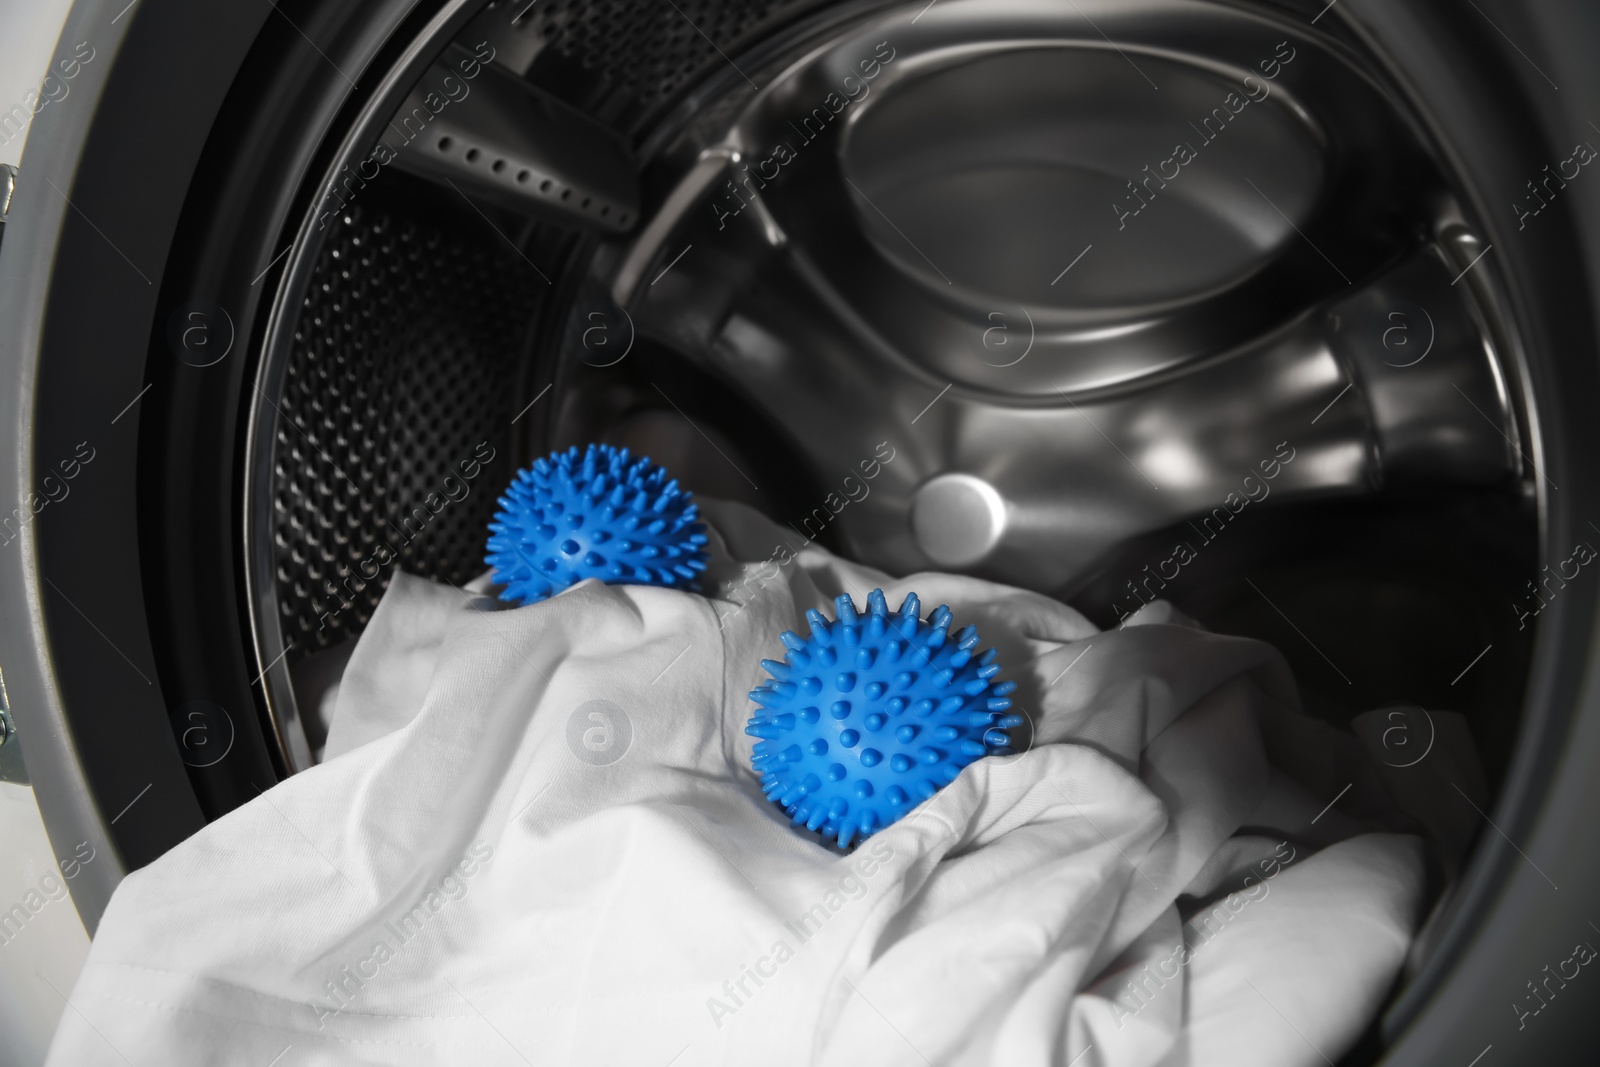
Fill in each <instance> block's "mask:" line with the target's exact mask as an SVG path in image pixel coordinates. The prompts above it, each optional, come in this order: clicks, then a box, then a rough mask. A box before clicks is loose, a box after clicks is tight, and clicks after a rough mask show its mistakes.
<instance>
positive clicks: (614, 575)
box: [485, 444, 708, 604]
mask: <svg viewBox="0 0 1600 1067" xmlns="http://www.w3.org/2000/svg"><path fill="white" fill-rule="evenodd" d="M699 519H700V509H699V506H698V505H696V504H695V502H694V500H693V498H692V496H691V495H690V494H689V493H688V492H687V491H685V490H684V489H682V488H680V487H679V486H678V483H677V481H676V480H675V479H673V478H672V476H671V475H669V474H668V473H667V471H666V469H665V468H664V467H661V466H659V465H658V464H655V463H652V462H650V459H649V457H646V456H639V457H634V456H633V455H632V454H630V453H629V451H628V450H627V449H626V448H620V449H619V448H614V447H612V446H611V445H598V444H592V445H589V446H588V447H587V448H585V449H583V450H582V451H579V449H578V448H577V447H576V446H574V447H572V448H569V449H567V450H566V451H557V452H552V453H551V454H550V455H548V456H543V457H541V458H540V459H537V460H535V461H534V463H533V465H532V466H531V467H528V468H526V469H524V470H520V471H518V472H517V475H516V477H515V478H513V479H512V480H511V485H510V487H509V488H508V489H507V490H506V492H505V495H503V496H502V497H500V508H499V510H498V511H496V512H495V515H494V518H493V519H492V520H491V521H490V523H489V545H488V555H487V556H486V557H485V562H487V563H488V564H489V566H490V567H492V568H493V569H494V582H495V584H496V585H501V586H504V587H505V588H504V589H503V590H502V591H501V593H500V599H501V600H505V601H509V602H511V603H513V604H532V603H535V602H537V601H540V600H544V599H546V598H548V597H552V596H555V595H556V594H557V593H559V592H561V591H562V590H563V589H566V588H568V587H569V586H572V585H575V584H577V583H578V582H581V581H582V580H583V579H585V578H598V579H600V580H601V581H603V582H605V583H607V584H608V585H657V586H666V587H669V588H674V589H687V590H691V591H699V589H700V583H699V577H700V575H701V574H702V573H703V572H704V571H705V569H706V563H707V558H708V557H707V554H706V549H705V545H706V541H707V537H706V528H705V525H704V524H703V523H702V522H700V521H699Z"/></svg>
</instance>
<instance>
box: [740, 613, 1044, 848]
mask: <svg viewBox="0 0 1600 1067" xmlns="http://www.w3.org/2000/svg"><path fill="white" fill-rule="evenodd" d="M834 605H835V614H836V616H837V617H836V618H835V619H831V620H830V619H829V618H828V617H827V616H826V615H824V614H823V613H822V612H820V611H817V610H815V609H812V610H811V611H808V612H806V620H807V622H808V623H809V625H810V631H811V636H810V638H803V637H801V636H799V635H798V634H796V633H795V632H794V631H792V630H791V631H785V632H784V633H783V634H782V635H780V638H779V640H780V641H781V643H782V645H783V647H784V650H785V655H784V658H783V659H782V660H781V661H779V660H770V659H769V660H762V661H761V666H762V667H763V668H764V669H765V670H766V671H767V673H768V674H769V675H771V678H770V679H769V680H767V681H765V682H763V683H762V684H761V685H759V686H757V687H756V688H755V689H754V690H752V691H751V693H750V699H751V700H753V701H755V702H756V704H758V705H760V706H759V707H758V708H757V710H756V711H755V713H754V714H753V715H752V716H751V717H750V722H749V724H748V725H747V726H746V727H745V733H747V734H749V735H751V736H752V737H755V738H757V739H758V740H757V742H756V745H755V750H754V751H753V752H752V754H751V757H750V762H751V765H752V766H753V767H754V768H755V772H756V774H757V775H758V776H759V777H760V779H761V790H762V792H763V793H764V794H765V795H766V797H767V799H768V800H770V801H772V802H773V803H775V804H777V805H778V806H779V807H781V808H782V809H783V810H784V813H785V814H787V815H788V816H789V817H790V820H791V821H792V822H793V823H794V825H795V826H797V827H798V826H804V827H805V828H806V829H808V830H811V831H813V832H816V833H820V834H821V835H822V836H823V837H826V838H829V839H831V840H833V841H834V842H836V843H837V844H838V846H839V847H840V848H848V847H850V845H851V844H852V843H853V842H856V841H860V840H864V839H865V838H867V837H869V836H870V835H872V834H873V833H875V832H877V831H878V830H881V829H883V828H884V827H886V826H889V825H892V824H893V823H894V822H895V821H896V820H897V819H899V818H901V817H902V816H903V815H905V814H906V813H907V812H909V811H910V810H911V809H912V808H914V807H916V806H917V805H918V804H919V803H921V802H922V801H923V800H925V799H927V798H929V797H931V796H933V795H934V793H936V792H937V791H938V790H940V789H942V788H943V787H944V786H946V785H948V784H949V783H951V782H953V781H955V779H956V776H957V775H959V774H960V773H961V769H962V768H963V767H965V766H967V765H968V764H970V763H972V762H973V761H975V760H978V759H981V758H982V757H984V756H1003V755H1008V754H1010V753H1011V752H1012V747H1011V734H1010V731H1011V730H1012V729H1013V728H1015V727H1017V726H1021V725H1022V716H1020V715H1011V714H1006V712H1007V711H1009V709H1010V707H1011V701H1010V700H1008V699H1006V698H1007V697H1008V696H1009V695H1010V694H1011V693H1012V692H1013V691H1014V690H1015V689H1016V683H1015V682H1009V681H997V680H996V676H997V675H998V673H999V670H998V667H997V665H996V664H995V663H994V659H995V656H996V655H997V653H996V652H995V650H994V649H989V650H988V651H986V652H984V653H982V654H975V653H974V651H973V650H974V649H975V648H976V647H977V644H978V631H977V628H976V627H973V626H968V627H966V628H965V629H962V630H960V631H958V632H957V634H956V635H955V639H954V640H951V639H950V631H951V629H952V628H953V624H952V622H951V612H950V609H949V608H948V607H945V606H943V605H941V606H940V607H938V608H937V609H936V610H935V611H934V612H933V614H932V615H930V616H929V617H928V619H927V620H924V619H923V618H922V616H921V611H922V605H921V602H920V601H919V600H918V599H917V595H916V594H915V593H909V594H907V595H906V598H905V600H904V601H903V602H902V603H901V605H900V610H899V612H891V611H890V610H889V603H888V601H887V599H886V598H885V597H884V595H883V591H882V590H881V589H874V590H873V591H872V592H871V593H869V594H868V595H867V613H866V615H865V616H864V617H863V616H862V615H861V614H860V613H859V612H857V610H856V605H855V601H854V600H852V599H851V598H850V597H849V596H848V595H845V596H841V597H839V598H838V599H837V600H836V601H835V602H834Z"/></svg>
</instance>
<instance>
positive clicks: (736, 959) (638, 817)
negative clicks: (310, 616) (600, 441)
mask: <svg viewBox="0 0 1600 1067" xmlns="http://www.w3.org/2000/svg"><path fill="white" fill-rule="evenodd" d="M706 510H707V513H708V515H709V516H710V518H711V519H712V523H713V527H714V530H715V532H716V534H717V535H718V536H714V537H713V539H712V546H711V547H712V550H713V555H714V564H713V568H712V570H711V572H710V573H709V575H708V584H707V594H706V595H695V594H690V593H683V592H675V591H668V590H662V589H654V588H643V587H633V586H604V585H600V584H597V583H593V582H589V583H584V584H582V585H579V586H577V587H574V588H573V589H571V590H569V591H567V592H565V593H563V594H562V595H560V596H558V597H556V598H554V599H552V600H549V601H546V602H544V603H540V604H535V605H531V606H528V607H523V608H518V609H515V610H506V611H490V610H485V606H486V602H485V601H484V600H483V598H481V597H474V596H472V595H470V594H469V593H468V592H464V591H462V590H459V589H454V588H449V587H445V586H440V585H435V584H431V583H429V582H426V581H423V580H421V579H418V578H413V577H409V576H406V575H396V576H395V580H394V582H393V584H392V585H391V587H390V589H389V591H388V593H387V595H386V596H385V598H384V600H383V602H382V604H381V605H380V607H379V608H378V610H377V612H376V613H375V615H374V616H373V619H372V622H371V624H370V626H369V627H368V628H367V630H366V633H365V635H364V636H363V637H362V638H361V641H360V644H359V645H358V647H357V648H356V651H355V653H354V655H353V656H352V658H351V660H350V663H349V667H348V669H347V671H346V673H345V676H344V679H343V682H342V685H341V687H340V690H339V692H338V696H337V700H336V712H335V717H334V721H333V723H332V728H331V733H330V737H329V741H328V746H327V750H326V762H324V763H323V764H321V765H320V766H317V767H315V768H313V769H312V770H309V771H307V772H305V773H302V774H298V775H295V776H294V777H292V778H290V779H289V780H287V781H285V782H283V783H282V784H280V785H278V786H277V787H275V788H273V789H272V790H270V791H269V792H267V793H265V794H263V795H262V796H260V797H259V798H257V799H256V800H254V801H251V802H250V803H248V804H246V805H244V806H243V807H241V808H239V809H238V810H236V811H234V812H232V813H230V814H229V815H227V816H226V817H224V818H222V819H219V820H218V821H216V822H215V823H213V824H211V825H209V826H207V827H206V828H205V829H203V830H202V831H200V832H199V833H197V834H195V835H194V836H193V837H192V838H190V839H189V840H187V841H185V842H184V843H182V844H181V845H179V846H177V847H176V848H174V849H173V850H171V851H170V852H168V853H167V854H166V855H165V856H163V857H161V858H160V859H159V860H157V861H156V862H155V863H153V864H151V865H150V866H148V867H146V868H144V869H142V870H139V871H137V872H135V873H133V874H131V875H129V877H128V878H127V879H126V880H125V881H124V882H123V883H122V885H121V887H120V888H119V889H118V890H117V893H116V895H115V896H114V898H113V900H112V901H111V905H110V907H109V909H108V910H107V912H106V914H105V917H104V919H103V921H102V923H101V925H100V928H99V932H98V935H97V936H96V938H95V941H94V945H93V948H92V950H91V952H90V956H89V960H88V963H87V965H86V967H85V968H84V971H83V973H82V976H81V978H80V979H79V981H78V983H77V986H76V988H75V989H74V991H73V993H72V997H71V1003H72V1010H68V1011H66V1012H65V1013H64V1015H63V1018H62V1024H61V1028H60V1030H59V1032H58V1033H57V1035H56V1039H55V1043H54V1045H53V1047H52V1051H51V1058H50V1061H49V1062H50V1063H51V1064H55V1065H60V1067H68V1065H70V1067H80V1065H88V1064H121V1063H123V1062H124V1061H126V1062H128V1063H133V1064H141V1065H142V1064H163V1065H170V1064H248V1065H254V1067H265V1065H267V1064H268V1063H272V1064H274V1065H275V1067H298V1065H303V1064H333V1063H340V1064H343V1063H362V1064H474V1065H477V1064H537V1065H540V1067H542V1065H544V1064H595V1065H606V1067H613V1065H621V1064H638V1065H642V1067H668V1065H669V1064H670V1065H672V1067H693V1065H698V1064H730V1065H739V1067H747V1065H750V1064H762V1065H779V1064H827V1065H830V1067H832V1065H850V1064H872V1065H874V1067H878V1065H896V1064H907V1065H923V1064H997V1065H1005V1067H1029V1065H1035V1064H1038V1065H1044V1064H1073V1065H1075V1067H1095V1065H1111V1064H1114V1065H1118V1067H1133V1065H1151V1064H1162V1065H1169V1067H1175V1065H1186V1064H1228V1065H1230V1067H1237V1065H1251V1064H1262V1065H1269V1064H1270V1065H1272V1067H1285V1065H1295V1064H1306V1065H1313V1064H1321V1063H1323V1062H1325V1061H1334V1060H1337V1059H1338V1057H1339V1056H1340V1054H1341V1053H1342V1052H1344V1051H1345V1050H1346V1049H1347V1048H1348V1047H1349V1046H1350V1045H1351V1044H1352V1043H1353V1042H1354V1041H1355V1040H1356V1039H1357V1038H1358V1037H1359V1036H1360V1034H1361V1033H1362V1031H1363V1030H1364V1028H1365V1027H1366V1025H1367V1024H1368V1021H1369V1019H1370V1017H1371V1015H1372V1013H1373V1012H1374V1011H1375V1010H1376V1009H1377V1007H1378V1006H1379V1005H1380V1004H1381V1003H1382V1001H1383V999H1384V998H1385V996H1386V995H1387V993H1388V989H1389V986H1390V984H1391V982H1392V981H1393V979H1394V977H1395V975H1396V974H1397V973H1398V971H1399V968H1400V966H1401V963H1402V961H1403V959H1404V956H1405V953H1406V950H1407V946H1408V944H1409V941H1410V937H1411V934H1412V932H1413V930H1414V928H1415V923H1416V922H1417V919H1418V915H1417V912H1418V909H1419V906H1420V897H1421V892H1422V883H1423V875H1422V867H1423V861H1422V852H1423V848H1422V843H1421V839H1420V838H1419V837H1416V836H1411V835H1409V834H1397V833H1390V832H1382V830H1383V828H1384V827H1385V826H1394V825H1398V824H1397V823H1394V822H1393V821H1392V818H1393V809H1392V808H1390V807H1389V806H1388V804H1387V801H1386V799H1385V797H1384V795H1383V792H1382V790H1381V788H1380V787H1379V786H1378V785H1377V778H1376V777H1375V776H1374V775H1373V773H1372V771H1371V769H1370V767H1368V766H1367V764H1366V763H1365V762H1364V760H1363V756H1362V753H1363V749H1362V748H1361V746H1360V744H1359V743H1358V742H1357V741H1356V740H1355V739H1354V738H1353V737H1351V736H1350V735H1348V734H1344V733H1340V732H1337V731H1334V730H1332V729H1330V728H1326V727H1323V726H1320V725H1318V724H1316V723H1314V722H1313V721H1311V720H1309V719H1308V718H1306V717H1304V716H1303V715H1302V714H1301V713H1300V712H1299V711H1298V705H1297V698H1296V695H1295V689H1294V685H1293V680H1292V678H1291V677H1290V674H1289V671H1288V669H1287V667H1286V665H1285V663H1284V661H1283V660H1282V658H1281V657H1280V656H1279V655H1278V653H1277V652H1276V651H1275V650H1274V649H1272V648H1271V647H1269V646H1267V645H1265V644H1262V643H1260V642H1256V641H1251V640H1246V639H1241V638H1235V637H1225V636H1218V635H1215V634H1211V633H1207V632H1205V631H1204V630H1202V629H1200V628H1199V627H1197V626H1195V625H1194V624H1192V623H1190V622H1188V621H1187V620H1185V619H1183V618H1181V617H1180V616H1178V615H1177V614H1176V613H1175V612H1174V611H1173V610H1172V609H1170V608H1169V607H1168V606H1166V605H1164V604H1160V603H1157V604H1152V605H1149V606H1148V607H1147V608H1146V609H1144V610H1143V611H1142V612H1141V613H1140V614H1139V615H1138V616H1136V617H1134V618H1132V619H1130V620H1129V621H1128V622H1127V623H1126V624H1125V625H1124V626H1122V627H1120V628H1119V629H1117V630H1115V631H1108V632H1101V631H1098V630H1097V629H1096V628H1095V627H1094V626H1092V625H1091V624H1090V623H1089V622H1087V621H1086V620H1085V619H1084V618H1083V617H1082V616H1081V615H1080V614H1078V613H1077V612H1075V611H1073V610H1072V609H1070V608H1068V607H1065V606H1063V605H1062V604H1060V603H1058V602H1056V601H1053V600H1051V599H1049V598H1046V597H1043V596H1038V595H1034V594H1031V593H1027V592H1023V591H1019V590H1016V589H1012V588H1008V587H1004V586H999V585H995V584H991V583H987V582H983V581H979V580H976V579H971V578H964V577H954V576H949V575H940V574H918V575H915V576H912V577H910V578H907V579H904V580H890V579H888V578H887V577H885V576H884V575H881V574H879V573H877V572H874V571H871V570H869V569H867V568H864V567H859V566H856V565H853V564H850V563H848V562H845V561H843V560H840V559H838V558H836V557H834V556H832V555H830V554H828V553H827V552H825V551H823V550H822V549H820V548H817V547H814V546H813V547H805V548H803V550H802V551H801V552H800V553H799V554H798V556H797V557H796V558H795V559H794V560H793V561H792V562H787V563H780V562H778V560H783V559H787V553H782V554H779V555H777V556H776V557H775V551H776V550H777V549H778V546H780V545H784V546H785V547H786V548H787V546H788V545H790V544H791V543H792V542H793V540H794V539H793V537H792V536H791V535H790V534H789V533H788V532H787V531H785V530H783V529H782V528H780V527H777V526H774V525H773V524H771V523H769V522H767V521H766V520H765V519H763V518H761V517H759V516H758V515H756V514H755V513H754V512H752V511H749V510H748V509H745V508H741V507H738V506H735V505H715V504H711V503H708V504H707V508H706ZM741 561H743V562H741ZM880 585H881V586H882V587H883V588H884V590H885V592H886V593H887V595H888V597H889V601H890V603H891V605H898V603H899V602H900V599H901V597H902V596H903V595H904V594H905V593H906V592H907V591H910V590H915V591H916V592H917V593H918V594H919V595H920V596H921V598H922V600H923V603H924V604H925V605H927V606H928V607H930V608H931V607H932V606H933V605H936V604H939V603H948V604H949V605H950V607H951V608H952V609H953V610H954V612H955V616H956V619H957V621H958V622H959V623H961V624H963V625H964V624H965V623H967V622H976V623H977V624H978V627H979V630H980V632H981V634H982V636H983V638H984V641H985V644H986V645H987V644H993V645H995V646H997V647H998V648H999V649H1000V650H1001V659H1000V662H1001V663H1002V664H1003V667H1004V671H1003V673H1002V675H1001V677H1009V678H1013V679H1015V680H1017V681H1018V683H1019V689H1018V692H1017V695H1016V700H1017V702H1018V704H1019V705H1020V706H1021V708H1022V710H1023V712H1024V714H1026V715H1027V716H1028V718H1029V722H1030V724H1031V727H1032V729H1031V731H1028V730H1027V728H1024V731H1025V736H1024V737H1023V738H1021V741H1022V743H1023V744H1024V745H1026V751H1022V752H1020V753H1019V754H1017V755H1013V756H1007V757H999V758H988V759H984V760H980V761H979V762H978V763H976V764H974V765H972V766H971V767H969V768H967V769H966V770H965V771H963V772H962V774H961V776H960V778H959V779H957V780H956V781H955V782H954V783H953V784H952V785H950V786H949V787H948V788H946V789H945V790H943V791H942V792H941V793H939V794H938V795H937V796H935V797H934V798H933V799H932V800H930V801H928V802H926V803H924V804H923V805H922V806H921V807H919V808H918V809H917V810H916V811H914V812H913V813H912V814H911V815H909V816H907V817H906V818H904V819H902V820H901V821H900V822H898V823H896V824H895V825H893V826H891V827H889V828H887V829H885V830H883V831H881V832H879V833H878V834H876V835H875V836H873V837H872V838H870V839H868V841H867V842H866V843H865V844H864V845H862V846H861V847H860V848H858V849H857V850H856V851H854V852H853V853H851V854H848V855H843V854H840V853H839V852H838V851H836V850H835V849H833V848H831V847H828V846H825V845H823V844H821V843H819V842H818V841H817V840H815V839H813V838H811V837H809V836H807V835H804V834H802V833H797V832H796V831H794V830H792V829H791V828H790V826H789V824H788V820H787V819H786V818H785V817H784V816H783V815H782V813H781V812H780V811H778V810H777V809H776V808H775V807H774V806H773V805H771V804H769V803H767V802H765V801H764V800H763V798H762V795H761V791H760V789H759V788H758V787H757V782H756V779H755V777H754V775H753V774H752V772H751V771H750V767H749V756H750V749H751V745H752V744H753V741H754V739H753V738H750V737H748V736H747V735H746V734H745V733H744V726H745V723H746V720H747V718H748V717H749V714H750V711H751V709H752V707H753V705H752V704H751V702H750V701H749V700H748V698H747V696H746V693H747V691H748V690H749V689H751V688H752V687H753V686H754V685H755V684H756V683H757V682H758V681H759V680H760V678H761V677H762V676H763V675H762V671H761V669H760V667H759V661H760V660H761V658H762V657H763V656H768V657H775V656H777V655H778V654H779V653H780V651H781V646H780V645H779V642H778V634H779V632H781V631H782V630H784V629H787V628H793V627H798V626H800V625H801V624H802V623H803V614H804V611H805V609H807V608H811V607H818V608H822V609H824V610H826V611H828V612H829V613H830V614H831V613H832V600H833V597H834V596H836V595H837V594H839V593H842V592H850V593H853V594H854V595H855V596H856V598H857V602H858V603H863V602H864V598H865V594H866V593H867V591H868V590H870V589H871V588H873V587H875V586H880ZM1029 732H1031V735H1032V736H1031V737H1028V736H1026V733H1029ZM1347 783H1348V784H1350V785H1351V788H1350V789H1349V790H1348V791H1347V792H1345V794H1344V796H1343V797H1342V799H1341V800H1340V801H1339V803H1338V805H1337V806H1335V807H1333V808H1332V809H1330V810H1327V811H1326V812H1322V809H1324V807H1325V806H1326V805H1328V803H1329V802H1330V801H1331V800H1332V799H1333V798H1334V797H1335V795H1336V794H1338V793H1340V791H1341V790H1343V789H1344V787H1345V786H1346V784H1347ZM1319 812H1322V814H1320V815H1319ZM1386 812H1387V814H1386ZM1383 819H1390V820H1391V821H1389V822H1387V823H1386V822H1384V821H1382V820H1383ZM274 1057H280V1058H279V1059H276V1060H275V1059H274Z"/></svg>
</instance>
